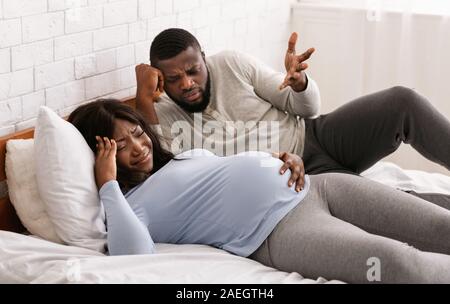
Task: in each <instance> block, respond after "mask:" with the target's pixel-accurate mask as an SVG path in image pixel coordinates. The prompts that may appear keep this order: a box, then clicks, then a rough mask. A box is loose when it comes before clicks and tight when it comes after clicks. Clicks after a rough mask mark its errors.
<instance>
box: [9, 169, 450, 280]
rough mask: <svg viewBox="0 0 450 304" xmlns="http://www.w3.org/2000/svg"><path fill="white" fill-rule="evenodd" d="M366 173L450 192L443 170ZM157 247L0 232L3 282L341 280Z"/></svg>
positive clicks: (207, 251) (199, 249)
mask: <svg viewBox="0 0 450 304" xmlns="http://www.w3.org/2000/svg"><path fill="white" fill-rule="evenodd" d="M362 175H364V176H366V177H367V178H371V179H373V180H376V181H379V182H381V183H385V184H388V185H390V186H393V187H396V188H400V189H404V190H414V191H416V192H435V193H444V194H450V177H448V176H445V175H442V174H431V173H426V172H421V171H412V170H402V169H401V168H399V167H397V166H395V165H393V164H391V163H378V164H377V165H375V166H374V167H372V168H371V169H369V170H368V171H366V172H364V173H363V174H362ZM157 252H158V253H157V254H153V255H140V256H114V257H109V256H104V255H103V254H101V253H98V252H96V251H91V250H88V249H83V248H79V247H73V246H64V245H60V244H56V243H52V242H48V241H45V240H42V239H39V238H37V237H32V236H26V235H21V234H16V233H12V232H6V231H0V283H178V284H186V283H188V284H196V283H200V284H201V283H206V284H207V283H216V284H224V283H253V284H259V283H268V284H271V283H340V282H339V281H335V280H330V281H327V280H325V279H323V278H319V279H317V280H313V279H309V278H303V277H302V276H301V275H300V274H298V273H286V272H282V271H278V270H276V269H273V268H270V267H266V266H263V265H262V264H260V263H258V262H255V261H252V260H250V259H246V258H242V257H238V256H235V255H232V254H229V253H227V252H225V251H223V250H220V249H216V248H212V247H209V246H204V245H170V244H157ZM327 279H333V278H327Z"/></svg>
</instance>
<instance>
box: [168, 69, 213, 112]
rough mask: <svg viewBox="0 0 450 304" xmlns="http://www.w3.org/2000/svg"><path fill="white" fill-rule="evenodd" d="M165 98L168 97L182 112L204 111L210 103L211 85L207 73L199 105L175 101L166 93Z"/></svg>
mask: <svg viewBox="0 0 450 304" xmlns="http://www.w3.org/2000/svg"><path fill="white" fill-rule="evenodd" d="M166 94H167V96H169V97H170V98H171V99H172V100H173V101H174V102H175V103H176V104H177V105H179V106H180V108H182V109H183V110H185V111H186V112H190V113H195V112H202V111H203V110H204V109H206V108H207V107H208V105H209V102H210V97H211V83H210V79H209V73H208V80H207V81H206V87H205V90H204V91H203V93H202V101H201V102H199V103H196V102H195V103H192V102H188V101H184V100H177V99H175V98H173V97H172V96H171V95H170V94H169V92H167V91H166Z"/></svg>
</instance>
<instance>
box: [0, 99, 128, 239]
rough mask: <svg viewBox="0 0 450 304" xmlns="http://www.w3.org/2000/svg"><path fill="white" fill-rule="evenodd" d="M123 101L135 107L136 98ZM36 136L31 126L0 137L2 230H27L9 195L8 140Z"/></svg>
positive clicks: (0, 210)
mask: <svg viewBox="0 0 450 304" xmlns="http://www.w3.org/2000/svg"><path fill="white" fill-rule="evenodd" d="M122 102H125V103H127V104H128V105H130V106H132V107H134V106H135V99H134V97H132V98H127V99H124V100H122ZM33 137H34V128H29V129H26V130H23V131H20V132H16V133H13V134H10V135H6V136H3V137H0V230H7V231H12V232H19V233H22V232H25V230H26V229H25V227H24V226H23V225H22V223H21V222H20V220H19V218H18V217H17V214H16V211H15V210H14V207H13V206H12V205H11V202H10V200H9V196H8V187H7V182H6V173H5V156H6V142H7V141H8V140H10V139H29V138H33Z"/></svg>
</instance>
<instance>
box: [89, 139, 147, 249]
mask: <svg viewBox="0 0 450 304" xmlns="http://www.w3.org/2000/svg"><path fill="white" fill-rule="evenodd" d="M96 139H97V153H96V158H95V180H96V182H97V187H98V188H99V194H100V200H101V201H102V203H103V206H104V207H105V212H106V227H107V230H108V237H107V241H108V250H109V254H110V255H125V254H149V253H154V251H155V244H154V243H153V240H152V238H151V237H150V233H149V232H148V229H147V227H146V226H145V224H144V223H143V222H142V221H141V220H140V219H139V218H138V217H137V216H136V214H135V213H134V212H133V210H132V209H131V207H130V205H129V204H128V202H127V201H126V199H125V197H124V196H123V194H122V191H121V190H120V187H119V184H118V182H117V181H116V172H117V167H116V152H117V144H116V142H115V141H114V140H109V139H108V138H106V137H105V138H103V139H102V138H100V137H98V136H97V137H96Z"/></svg>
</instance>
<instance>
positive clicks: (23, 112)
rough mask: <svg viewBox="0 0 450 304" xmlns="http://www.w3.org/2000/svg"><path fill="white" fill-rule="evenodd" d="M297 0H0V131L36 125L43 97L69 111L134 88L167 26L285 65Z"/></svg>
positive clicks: (209, 44)
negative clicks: (142, 65) (141, 66)
mask: <svg viewBox="0 0 450 304" xmlns="http://www.w3.org/2000/svg"><path fill="white" fill-rule="evenodd" d="M290 2H291V0H122V1H117V0H116V1H113V0H109V1H107V0H0V136H3V135H6V134H9V133H12V132H15V131H19V130H22V129H24V128H28V127H31V126H34V123H35V118H36V116H37V111H38V109H39V106H40V105H46V106H48V107H50V108H52V109H54V110H56V111H57V112H58V113H59V114H60V115H67V114H68V113H70V112H71V111H72V110H73V109H74V108H75V107H76V106H77V105H79V104H81V103H84V102H87V101H90V100H94V99H96V98H99V97H105V96H112V97H116V98H125V97H129V96H133V95H134V94H135V76H134V66H135V64H138V63H141V62H144V63H148V57H149V56H148V53H149V48H150V44H151V41H152V39H153V38H154V37H155V36H156V34H157V33H159V32H160V31H161V30H162V29H165V28H168V27H182V28H185V29H187V30H189V31H191V32H192V33H193V34H194V35H195V36H196V37H197V38H198V39H199V41H200V43H201V44H202V45H203V47H204V49H205V51H206V53H207V55H208V54H213V53H216V52H218V51H220V50H222V49H237V50H240V51H243V52H249V53H251V54H253V55H255V56H257V57H259V58H260V59H262V60H264V61H265V62H266V63H268V64H269V65H271V66H272V67H274V68H276V69H282V62H283V59H284V52H285V49H286V41H287V38H288V35H289V32H288V31H289V14H290Z"/></svg>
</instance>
